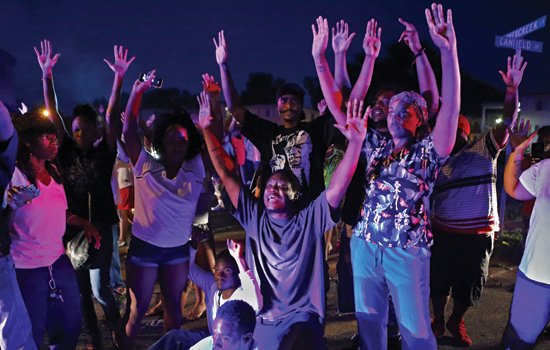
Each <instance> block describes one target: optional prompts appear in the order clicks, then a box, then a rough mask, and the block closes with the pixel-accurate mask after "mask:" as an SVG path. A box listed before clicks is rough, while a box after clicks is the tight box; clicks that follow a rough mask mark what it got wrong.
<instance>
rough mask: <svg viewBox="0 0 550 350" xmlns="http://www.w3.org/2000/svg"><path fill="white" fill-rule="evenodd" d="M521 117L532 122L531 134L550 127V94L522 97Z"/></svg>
mask: <svg viewBox="0 0 550 350" xmlns="http://www.w3.org/2000/svg"><path fill="white" fill-rule="evenodd" d="M520 116H521V118H524V119H526V120H530V121H531V130H530V131H531V132H532V131H537V130H538V129H540V128H541V127H542V126H545V125H550V93H537V94H525V95H522V96H521V105H520Z"/></svg>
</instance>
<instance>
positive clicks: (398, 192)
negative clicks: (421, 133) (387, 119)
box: [354, 133, 446, 248]
mask: <svg viewBox="0 0 550 350" xmlns="http://www.w3.org/2000/svg"><path fill="white" fill-rule="evenodd" d="M393 149H394V144H393V142H392V140H391V139H386V138H384V137H381V136H379V135H377V134H375V133H369V134H368V135H367V139H366V140H365V144H364V147H363V150H362V151H361V156H362V157H364V158H365V159H366V163H367V171H366V178H365V192H366V195H365V199H364V201H363V206H362V208H361V216H360V219H359V221H358V223H357V225H356V226H355V228H354V233H355V235H357V236H358V237H359V238H362V239H364V240H366V241H367V242H371V243H375V244H379V245H381V246H384V247H401V248H410V247H426V246H430V245H431V243H432V234H431V232H430V223H429V219H428V218H429V214H430V201H429V198H430V194H431V193H432V190H433V187H434V185H435V179H436V176H437V173H438V171H439V169H441V167H442V165H443V163H444V162H445V160H446V158H441V157H440V156H439V155H438V154H437V152H436V151H435V148H434V142H433V137H432V135H431V134H430V135H428V136H426V137H425V138H424V139H422V140H419V141H417V142H415V143H413V144H411V145H409V146H408V147H407V148H405V149H403V151H401V152H400V153H399V154H397V155H392V153H393Z"/></svg>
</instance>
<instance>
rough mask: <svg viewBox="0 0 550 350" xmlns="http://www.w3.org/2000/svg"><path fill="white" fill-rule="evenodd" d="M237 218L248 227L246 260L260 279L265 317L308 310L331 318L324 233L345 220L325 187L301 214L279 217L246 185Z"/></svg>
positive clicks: (261, 313) (262, 313) (275, 317)
mask: <svg viewBox="0 0 550 350" xmlns="http://www.w3.org/2000/svg"><path fill="white" fill-rule="evenodd" d="M234 216H235V218H236V219H237V220H238V221H239V222H240V223H241V225H242V226H243V228H244V230H245V231H246V262H247V264H248V266H249V268H250V270H251V271H252V272H253V273H254V276H255V278H256V280H257V281H259V283H260V289H261V291H262V295H263V302H264V306H263V308H262V310H261V311H260V313H259V316H261V317H263V318H266V319H268V320H271V321H273V320H277V319H282V318H284V317H286V316H288V315H289V314H290V313H293V312H297V311H302V312H314V313H316V314H317V315H319V316H321V317H325V287H324V274H323V254H324V250H323V247H322V239H321V237H322V236H323V233H324V232H325V231H327V230H328V229H330V228H332V227H334V226H335V225H336V224H337V223H338V221H339V220H340V213H339V210H338V209H336V210H334V212H333V213H332V214H331V209H330V206H329V204H328V202H327V197H326V193H325V191H324V192H322V193H321V194H320V195H319V197H318V198H317V199H316V200H315V201H313V202H311V203H310V204H309V206H308V207H306V208H305V209H303V210H301V211H300V212H298V213H297V214H296V215H294V216H292V217H290V218H288V219H274V218H272V217H270V216H269V215H268V214H267V212H265V208H264V206H263V203H261V202H260V201H259V200H258V199H257V198H255V197H254V196H252V195H251V194H250V191H249V190H248V189H246V188H244V187H242V188H241V192H240V193H239V204H238V208H237V209H236V210H235V213H234Z"/></svg>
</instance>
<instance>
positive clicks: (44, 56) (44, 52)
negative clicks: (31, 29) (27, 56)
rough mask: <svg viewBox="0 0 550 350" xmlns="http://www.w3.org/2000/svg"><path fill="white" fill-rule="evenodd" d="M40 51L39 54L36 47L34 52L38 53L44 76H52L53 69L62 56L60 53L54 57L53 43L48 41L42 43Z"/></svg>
mask: <svg viewBox="0 0 550 350" xmlns="http://www.w3.org/2000/svg"><path fill="white" fill-rule="evenodd" d="M40 49H41V51H40V52H38V49H37V48H36V47H35V48H34V52H36V58H37V59H38V64H39V65H40V68H42V74H43V75H46V74H52V67H53V66H55V64H56V63H57V59H58V58H59V56H60V54H59V53H58V54H56V55H55V56H53V57H52V43H51V42H49V41H48V40H44V41H41V42H40Z"/></svg>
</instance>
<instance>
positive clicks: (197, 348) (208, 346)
mask: <svg viewBox="0 0 550 350" xmlns="http://www.w3.org/2000/svg"><path fill="white" fill-rule="evenodd" d="M213 348H214V342H213V340H212V336H211V335H210V336H208V337H206V338H204V339H203V340H201V341H199V342H198V343H197V344H195V345H193V346H192V347H190V348H189V350H212V349H213ZM257 349H258V344H256V341H254V344H253V345H252V348H251V350H257Z"/></svg>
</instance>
